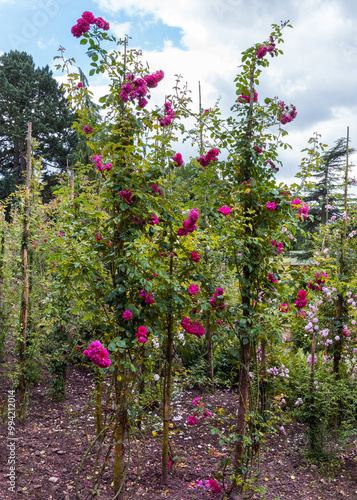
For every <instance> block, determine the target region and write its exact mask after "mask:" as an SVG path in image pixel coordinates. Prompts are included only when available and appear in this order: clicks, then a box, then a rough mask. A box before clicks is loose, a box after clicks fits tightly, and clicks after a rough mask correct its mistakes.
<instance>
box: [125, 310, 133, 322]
mask: <svg viewBox="0 0 357 500" xmlns="http://www.w3.org/2000/svg"><path fill="white" fill-rule="evenodd" d="M122 318H123V319H125V321H130V320H131V319H133V313H132V312H131V311H124V312H123V316H122Z"/></svg>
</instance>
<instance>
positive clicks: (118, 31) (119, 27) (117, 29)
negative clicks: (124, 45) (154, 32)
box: [110, 22, 131, 38]
mask: <svg viewBox="0 0 357 500" xmlns="http://www.w3.org/2000/svg"><path fill="white" fill-rule="evenodd" d="M110 30H111V31H112V32H113V33H114V35H115V36H117V37H118V38H124V37H125V35H127V34H128V33H130V31H131V23H115V22H111V23H110Z"/></svg>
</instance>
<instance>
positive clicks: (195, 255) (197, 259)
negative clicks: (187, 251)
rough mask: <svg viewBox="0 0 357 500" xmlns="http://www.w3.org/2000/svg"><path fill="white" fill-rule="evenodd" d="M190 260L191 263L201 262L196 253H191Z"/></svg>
mask: <svg viewBox="0 0 357 500" xmlns="http://www.w3.org/2000/svg"><path fill="white" fill-rule="evenodd" d="M191 260H193V262H199V261H200V260H201V257H200V256H199V255H198V253H196V252H192V253H191Z"/></svg>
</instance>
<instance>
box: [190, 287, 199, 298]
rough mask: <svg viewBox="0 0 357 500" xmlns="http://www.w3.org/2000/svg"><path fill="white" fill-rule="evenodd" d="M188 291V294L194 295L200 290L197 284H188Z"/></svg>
mask: <svg viewBox="0 0 357 500" xmlns="http://www.w3.org/2000/svg"><path fill="white" fill-rule="evenodd" d="M187 291H188V294H189V295H191V297H192V295H195V294H196V293H198V292H199V291H200V287H199V286H197V285H190V286H189V287H188V289H187Z"/></svg>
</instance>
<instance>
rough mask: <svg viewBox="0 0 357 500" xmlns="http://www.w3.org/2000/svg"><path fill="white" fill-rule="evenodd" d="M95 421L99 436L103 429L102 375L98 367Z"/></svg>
mask: <svg viewBox="0 0 357 500" xmlns="http://www.w3.org/2000/svg"><path fill="white" fill-rule="evenodd" d="M94 380H95V422H96V427H97V436H99V434H100V433H101V432H102V430H103V423H102V376H101V374H100V373H99V369H96V372H95V376H94Z"/></svg>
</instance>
